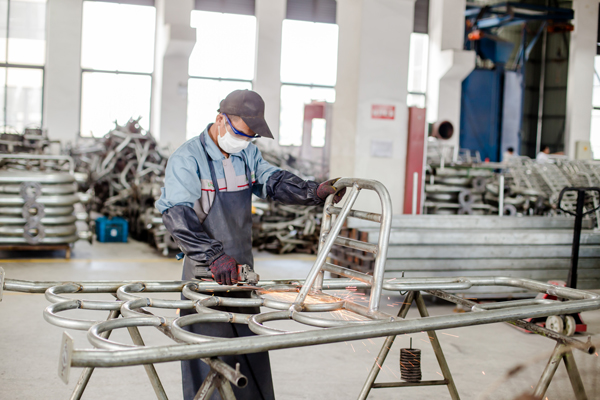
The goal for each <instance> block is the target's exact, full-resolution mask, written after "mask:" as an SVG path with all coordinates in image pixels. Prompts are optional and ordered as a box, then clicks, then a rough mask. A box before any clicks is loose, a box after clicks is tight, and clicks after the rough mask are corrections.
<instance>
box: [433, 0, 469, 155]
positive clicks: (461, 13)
mask: <svg viewBox="0 0 600 400" xmlns="http://www.w3.org/2000/svg"><path fill="white" fill-rule="evenodd" d="M465 8H466V0H431V1H430V3H429V72H428V82H427V122H429V123H434V122H436V121H442V120H444V121H449V122H451V123H452V125H454V135H453V137H452V138H451V139H449V140H448V143H449V144H456V145H457V144H458V143H459V134H460V132H459V131H460V101H461V92H462V87H461V85H462V81H463V80H464V79H465V78H466V77H467V76H468V75H469V74H470V73H471V71H472V70H473V68H475V52H472V51H465V50H463V47H464V46H463V42H464V34H465Z"/></svg>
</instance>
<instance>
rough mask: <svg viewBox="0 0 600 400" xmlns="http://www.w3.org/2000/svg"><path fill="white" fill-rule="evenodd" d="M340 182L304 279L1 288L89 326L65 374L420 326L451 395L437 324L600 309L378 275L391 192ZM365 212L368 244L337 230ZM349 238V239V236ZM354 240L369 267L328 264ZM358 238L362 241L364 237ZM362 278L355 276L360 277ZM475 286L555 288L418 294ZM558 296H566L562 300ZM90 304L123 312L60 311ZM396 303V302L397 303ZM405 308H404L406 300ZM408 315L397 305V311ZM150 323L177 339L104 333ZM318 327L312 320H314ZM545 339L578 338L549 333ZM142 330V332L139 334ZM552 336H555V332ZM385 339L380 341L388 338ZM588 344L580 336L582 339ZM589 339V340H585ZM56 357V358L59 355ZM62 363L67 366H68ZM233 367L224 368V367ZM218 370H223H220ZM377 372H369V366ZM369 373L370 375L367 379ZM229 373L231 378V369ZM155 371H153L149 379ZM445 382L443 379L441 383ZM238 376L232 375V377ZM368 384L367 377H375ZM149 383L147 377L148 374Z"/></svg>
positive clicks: (575, 300) (573, 296) (568, 297)
mask: <svg viewBox="0 0 600 400" xmlns="http://www.w3.org/2000/svg"><path fill="white" fill-rule="evenodd" d="M337 186H338V187H339V188H340V189H341V188H343V187H348V188H350V190H349V193H348V195H347V196H346V199H345V203H344V205H343V206H342V207H335V206H333V204H332V201H333V196H330V197H329V198H328V199H327V202H326V204H325V207H324V209H325V211H324V214H323V225H322V230H321V238H320V243H319V254H318V256H317V260H316V262H315V264H314V265H313V267H312V269H311V271H310V272H309V274H308V276H307V279H306V280H278V281H261V282H259V283H258V285H257V286H258V287H259V288H260V289H259V290H252V289H250V288H248V287H244V286H220V285H217V284H216V283H214V282H205V281H192V282H184V281H164V282H160V281H159V282H156V281H149V282H148V281H145V282H106V281H92V282H76V283H74V282H29V281H19V280H11V279H8V280H6V281H5V282H4V289H5V290H12V291H22V292H31V293H40V292H46V297H47V298H48V300H49V301H51V302H53V304H52V305H50V306H49V307H48V308H47V309H46V310H45V311H44V318H45V319H46V320H47V321H48V322H50V323H52V324H54V325H57V326H61V327H65V328H67V329H81V330H88V333H87V338H88V341H89V342H90V343H91V344H92V345H93V346H94V347H95V349H93V350H87V349H72V350H69V344H68V342H65V343H66V344H63V347H64V348H65V349H66V350H65V351H63V353H62V354H64V357H62V358H64V362H63V361H61V362H62V363H63V364H61V371H62V372H61V373H62V374H63V375H65V374H68V368H69V367H85V368H96V367H121V366H129V365H150V364H155V363H160V362H171V361H181V360H190V359H197V358H201V359H207V358H208V359H209V358H212V357H217V356H224V355H235V354H247V353H255V352H260V351H268V350H275V349H285V348H293V347H302V346H312V345H318V344H326V343H337V342H341V341H347V340H359V339H366V338H374V337H388V338H389V337H391V336H395V335H399V334H404V333H416V332H422V331H426V332H428V335H429V336H430V337H433V338H434V339H432V340H431V343H432V346H433V347H434V350H435V352H436V355H437V357H438V361H439V363H440V367H441V368H442V371H443V372H444V380H443V382H442V381H439V382H437V383H435V382H434V383H431V382H430V383H428V384H446V385H448V387H449V390H450V393H451V396H452V398H453V399H458V392H456V391H455V387H454V384H453V382H452V377H451V375H450V372H449V369H448V366H447V363H446V362H445V358H444V357H443V353H442V351H441V347H439V342H438V341H437V337H436V333H435V331H437V330H441V329H449V328H456V327H467V326H475V325H481V324H489V323H496V322H512V321H519V320H521V319H524V318H531V317H542V316H550V315H565V314H572V313H578V312H583V311H587V310H596V309H600V295H598V294H595V293H591V292H586V291H583V290H577V289H571V288H567V287H559V286H554V285H551V284H547V283H542V282H537V281H534V280H530V279H519V278H504V277H453V278H398V279H393V280H391V281H387V282H384V277H383V272H384V266H385V259H386V255H387V250H388V243H389V240H390V230H391V223H392V213H391V199H390V197H389V194H388V192H387V190H386V189H385V187H384V186H383V185H381V184H380V183H378V182H375V181H367V180H362V179H347V178H345V179H341V180H340V181H338V182H337ZM363 190H372V191H375V192H376V193H377V194H378V195H379V197H380V199H381V204H382V213H381V214H375V213H365V212H362V211H358V210H353V205H354V203H355V201H356V199H357V197H358V196H359V194H360V193H361V192H362V191H363ZM350 216H352V217H354V218H362V219H364V220H366V221H377V222H379V223H380V229H379V230H378V240H377V242H376V243H377V244H376V245H375V246H366V244H365V243H363V242H361V241H358V240H352V241H348V240H341V241H340V240H338V239H339V238H338V234H339V231H340V229H341V227H342V225H343V224H344V223H345V220H346V219H347V218H348V217H350ZM346 239H347V238H346ZM336 241H337V242H338V243H341V245H344V246H347V247H350V248H354V249H360V250H363V249H366V248H369V249H372V250H374V253H375V254H376V257H377V258H376V261H375V264H374V265H375V267H374V271H373V274H372V275H367V274H363V275H359V274H357V272H356V271H352V270H349V269H346V268H344V267H340V266H335V267H332V266H331V265H330V264H327V263H326V259H327V254H328V253H329V251H330V249H331V246H332V245H333V244H334V243H336ZM361 243H362V244H361ZM332 269H333V270H335V272H336V273H337V274H339V275H342V276H344V275H345V276H347V277H348V278H350V279H323V273H324V271H326V270H332ZM358 278H360V279H358ZM478 286H512V287H519V288H524V289H527V290H530V291H534V292H538V293H546V294H550V295H552V296H555V297H556V298H557V299H558V300H549V301H543V302H538V301H534V302H532V301H521V302H519V301H513V302H506V303H499V304H497V305H493V306H489V305H484V306H479V305H477V306H473V307H471V309H472V312H468V313H464V314H451V315H441V316H434V317H431V316H429V315H428V313H427V310H426V308H425V305H424V302H423V299H422V297H421V295H420V293H419V291H421V290H428V291H430V293H432V294H434V295H436V296H438V297H442V298H445V297H446V298H447V297H448V296H451V295H449V294H447V293H446V292H444V291H443V289H448V288H455V287H460V288H462V289H464V290H471V289H472V288H474V287H478ZM348 287H352V288H369V289H370V296H361V297H366V298H367V299H365V300H368V305H367V306H365V305H362V304H359V303H358V302H356V301H354V300H352V299H350V298H347V297H345V298H342V297H340V296H339V295H338V294H337V293H336V292H335V290H339V289H345V288H348ZM383 290H393V291H405V290H408V291H410V293H413V294H412V296H413V298H414V299H415V300H416V303H417V307H418V308H419V312H420V314H421V316H422V318H421V319H410V320H404V319H402V318H399V317H398V316H393V315H390V314H387V313H385V312H382V310H380V303H379V302H380V298H381V294H382V291H383ZM227 291H251V292H253V293H254V295H253V297H251V298H248V299H239V298H228V297H221V296H219V293H220V292H227ZM173 292H174V293H182V294H183V296H184V298H185V299H184V300H167V299H160V298H155V297H152V298H149V297H147V296H148V295H149V294H150V293H173ZM62 293H75V294H77V295H78V297H79V296H83V295H84V294H85V293H107V294H109V293H110V294H116V296H117V298H118V300H117V301H114V300H111V301H106V302H104V301H98V300H95V301H89V300H85V299H72V298H66V297H62V296H61V294H62ZM563 300H564V301H563ZM219 305H228V306H237V307H257V306H260V307H266V308H270V309H272V311H271V310H267V311H266V312H261V313H260V314H255V315H248V314H237V313H228V312H227V313H226V312H221V311H217V310H214V309H212V308H211V307H215V306H219ZM151 308H165V309H175V308H186V309H191V308H195V309H196V311H198V313H197V314H191V315H187V316H184V317H175V318H172V317H169V318H165V317H160V316H156V315H153V314H152V313H151V312H150V311H149V310H150V309H151ZM77 309H92V310H107V311H115V312H117V311H118V312H120V313H122V316H123V318H118V319H109V320H106V321H93V320H79V319H74V318H68V317H65V316H63V315H60V313H61V312H62V311H67V310H77ZM401 310H403V309H401ZM406 310H407V308H406ZM334 311H335V312H344V313H349V314H351V315H352V318H349V320H339V319H334V318H327V317H321V316H319V317H318V316H315V315H314V314H312V313H315V312H334ZM403 315H405V313H404V312H401V313H400V317H402V316H403ZM277 320H288V321H289V320H294V321H295V322H296V323H297V324H299V326H300V327H301V326H303V325H305V326H306V329H304V330H302V329H301V330H297V331H282V330H279V329H274V328H273V327H271V326H269V325H268V324H267V323H268V322H269V321H277ZM210 322H225V323H241V324H248V326H249V328H250V329H251V330H252V331H253V332H255V333H256V334H257V335H256V336H251V337H244V338H235V339H226V338H217V337H208V336H202V335H197V334H193V333H191V332H187V331H185V330H184V329H183V327H184V326H186V325H190V324H195V323H210ZM140 326H153V327H156V328H157V329H159V330H160V331H161V332H163V333H165V334H166V335H167V336H168V337H169V338H171V339H173V340H174V341H175V343H173V344H169V345H160V346H145V345H143V344H141V342H140V341H139V340H137V343H136V339H134V345H131V344H125V343H119V342H116V341H113V340H109V339H108V336H107V333H108V332H111V331H113V330H115V329H123V328H127V329H128V330H130V331H131V329H132V328H137V327H140ZM313 327H318V328H319V329H316V330H315V329H313ZM550 338H552V339H555V340H557V339H556V338H560V340H562V341H564V342H567V341H576V339H573V338H563V337H562V335H559V334H555V336H550ZM138 339H140V338H138ZM557 341H558V340H557ZM386 343H387V342H386ZM583 347H585V345H581V346H580V348H583ZM588 348H589V346H588ZM62 358H61V359H62ZM67 364H68V366H67ZM230 372H231V371H230ZM224 376H225V375H224ZM375 376H376V375H375ZM372 377H373V375H372V374H370V375H369V380H370V379H371V378H372ZM225 378H226V379H228V380H229V381H232V379H230V378H229V377H227V376H225ZM152 379H153V378H151V380H152ZM440 382H442V383H440ZM234 383H235V382H234ZM371 383H374V379H373V380H372V382H371ZM153 384H154V383H153Z"/></svg>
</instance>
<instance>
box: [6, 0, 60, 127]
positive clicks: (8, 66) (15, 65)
mask: <svg viewBox="0 0 600 400" xmlns="http://www.w3.org/2000/svg"><path fill="white" fill-rule="evenodd" d="M11 1H12V0H7V10H6V38H4V39H5V40H6V44H7V45H6V53H5V60H6V61H4V62H0V68H4V69H5V70H4V107H3V110H2V116H3V118H2V120H1V122H2V123H1V124H0V129H1V130H3V131H2V132H0V133H7V132H6V128H9V127H10V126H9V125H7V124H6V122H7V116H8V113H7V111H8V86H7V85H8V69H9V68H21V69H37V70H42V93H41V95H42V99H41V102H40V104H41V106H42V109H41V110H40V111H41V112H40V115H41V118H40V128H42V127H43V126H44V94H45V93H44V91H45V89H46V60H47V58H48V54H46V55H45V56H44V64H43V65H30V64H13V63H9V62H8V48H9V46H8V40H9V39H10V38H9V37H8V34H9V32H10V3H11ZM47 4H48V1H46V5H47ZM45 12H46V17H47V15H48V9H47V8H46V9H45ZM44 30H45V33H46V32H47V27H45V29H44ZM46 40H47V39H46V35H44V41H46ZM10 128H14V127H10ZM15 130H16V129H15Z"/></svg>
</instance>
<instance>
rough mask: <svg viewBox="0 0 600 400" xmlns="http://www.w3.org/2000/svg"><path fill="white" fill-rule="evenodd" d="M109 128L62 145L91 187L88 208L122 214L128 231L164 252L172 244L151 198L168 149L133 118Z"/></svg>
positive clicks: (160, 180)
mask: <svg viewBox="0 0 600 400" xmlns="http://www.w3.org/2000/svg"><path fill="white" fill-rule="evenodd" d="M115 125H116V126H115V128H114V129H113V130H112V131H110V132H109V133H107V134H106V135H105V136H104V137H102V138H98V139H93V140H90V141H89V142H87V143H83V144H81V145H78V146H75V147H71V148H69V149H68V150H67V151H68V153H69V155H70V156H72V157H73V159H74V160H75V163H76V169H77V171H81V172H84V173H86V174H87V175H88V177H89V178H88V180H87V181H86V182H85V183H84V185H83V186H84V188H85V189H91V190H92V191H93V193H94V201H93V203H92V210H93V211H96V212H99V213H101V214H104V215H106V216H108V217H122V218H124V219H126V220H127V221H128V223H129V227H130V234H131V235H132V236H133V237H134V238H135V239H138V240H147V241H149V242H150V243H153V244H154V245H155V246H156V247H157V248H158V249H160V250H162V251H163V252H164V253H168V251H169V248H173V249H175V248H176V246H175V244H174V243H173V242H172V241H171V238H170V235H168V234H167V231H166V228H165V227H164V225H163V223H162V219H161V218H160V214H159V213H158V211H156V209H155V208H154V202H155V201H156V200H157V199H158V198H159V196H160V188H161V187H162V186H163V181H164V173H165V168H166V165H167V159H168V154H167V152H166V151H165V150H163V149H161V148H160V147H159V145H158V143H157V141H156V140H155V139H154V137H153V136H152V135H151V134H150V133H149V132H146V131H144V130H143V128H142V127H141V126H140V125H139V119H137V120H136V119H130V120H129V121H128V122H127V124H125V125H124V126H120V125H118V124H116V123H115Z"/></svg>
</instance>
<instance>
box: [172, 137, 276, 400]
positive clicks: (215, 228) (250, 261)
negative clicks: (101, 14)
mask: <svg viewBox="0 0 600 400" xmlns="http://www.w3.org/2000/svg"><path fill="white" fill-rule="evenodd" d="M200 141H201V143H202V147H203V148H204V151H205V152H206V156H207V157H208V165H209V167H210V175H211V179H212V182H213V185H214V189H215V199H214V201H213V204H212V205H211V207H210V210H209V212H208V215H207V216H206V219H205V220H204V222H202V227H203V228H204V231H205V232H206V233H207V234H208V235H209V236H210V237H211V238H213V239H216V240H218V241H220V242H221V243H222V244H223V250H224V252H225V254H227V255H229V256H231V257H233V259H234V260H235V261H236V262H237V263H238V264H247V265H249V266H251V267H253V266H254V258H253V256H252V176H251V174H250V168H249V167H248V163H247V160H246V159H244V161H245V162H246V176H247V178H248V189H246V190H240V191H237V192H227V191H224V192H221V191H219V186H218V184H217V178H216V175H215V170H214V167H213V163H212V159H211V158H210V155H209V154H208V152H207V151H206V143H205V141H204V135H201V136H200ZM242 154H243V153H242ZM189 261H190V260H188V259H187V257H186V260H185V261H184V268H183V279H184V280H191V279H194V278H195V277H196V273H195V272H196V271H195V269H196V268H199V267H194V266H193V263H191V262H189ZM218 295H219V296H228V297H248V298H249V297H250V293H249V292H229V293H225V292H223V293H219V294H218ZM215 309H216V310H221V311H228V312H234V313H252V314H258V313H259V312H260V309H259V308H258V307H215ZM194 312H195V310H181V315H182V316H183V315H188V314H190V313H194ZM185 329H187V330H188V331H190V332H194V333H198V334H201V335H207V336H217V337H225V338H235V337H243V336H251V335H254V333H252V331H250V329H249V328H248V326H247V325H245V324H231V323H220V322H219V323H217V322H213V323H204V324H195V325H191V326H187V327H185ZM219 358H220V359H221V360H223V361H224V362H226V363H227V364H229V365H230V366H231V367H233V368H235V366H236V364H237V363H239V364H240V372H241V373H242V374H244V375H245V376H246V378H248V386H246V387H245V388H243V389H240V388H238V387H236V386H235V385H231V386H232V388H233V392H234V393H235V396H236V398H237V400H273V399H275V393H274V390H273V379H272V377H271V364H270V362H269V353H268V352H261V353H254V354H243V355H236V356H224V357H219ZM181 372H182V379H183V397H184V399H185V400H193V398H194V396H195V395H196V393H197V392H198V389H200V386H201V385H202V382H203V381H204V379H205V378H206V377H207V376H208V373H209V372H210V367H209V366H208V365H206V364H205V363H203V362H202V361H200V360H190V361H182V362H181ZM220 398H221V396H219V393H218V392H217V391H215V392H214V394H213V395H212V397H211V400H219V399H220Z"/></svg>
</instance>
